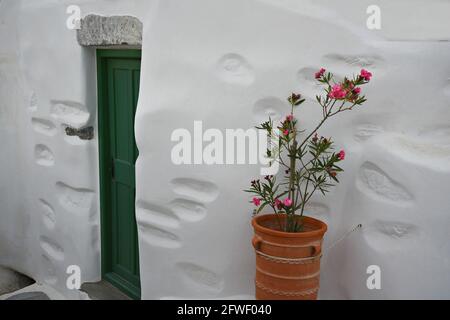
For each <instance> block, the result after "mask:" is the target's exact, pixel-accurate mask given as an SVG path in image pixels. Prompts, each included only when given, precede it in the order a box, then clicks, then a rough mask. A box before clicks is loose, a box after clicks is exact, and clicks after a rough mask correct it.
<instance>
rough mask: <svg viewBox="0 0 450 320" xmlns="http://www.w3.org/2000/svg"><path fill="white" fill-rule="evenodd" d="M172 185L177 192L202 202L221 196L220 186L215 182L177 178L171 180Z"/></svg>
mask: <svg viewBox="0 0 450 320" xmlns="http://www.w3.org/2000/svg"><path fill="white" fill-rule="evenodd" d="M171 185H172V190H173V192H175V193H176V194H179V195H181V196H186V197H188V198H190V199H192V200H197V201H200V202H212V201H214V200H216V198H217V197H218V196H219V188H218V187H217V186H216V185H215V184H214V183H212V182H208V181H204V180H198V179H192V178H175V179H173V180H172V181H171Z"/></svg>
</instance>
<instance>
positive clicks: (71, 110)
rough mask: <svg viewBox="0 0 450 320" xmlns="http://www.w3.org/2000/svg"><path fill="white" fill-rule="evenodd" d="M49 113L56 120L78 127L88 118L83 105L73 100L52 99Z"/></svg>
mask: <svg viewBox="0 0 450 320" xmlns="http://www.w3.org/2000/svg"><path fill="white" fill-rule="evenodd" d="M51 103H52V106H51V109H50V114H51V115H52V116H53V117H54V118H55V119H57V120H58V121H61V122H64V123H67V124H69V125H70V126H72V127H75V128H77V129H78V128H80V127H82V126H84V125H86V123H87V121H88V120H89V112H88V110H87V108H86V106H85V105H83V104H81V103H79V102H75V101H64V100H52V101H51Z"/></svg>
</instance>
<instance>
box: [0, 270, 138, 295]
mask: <svg viewBox="0 0 450 320" xmlns="http://www.w3.org/2000/svg"><path fill="white" fill-rule="evenodd" d="M79 292H80V299H91V300H130V298H129V297H128V296H127V295H125V294H123V293H122V292H121V291H120V290H118V289H117V288H115V287H114V286H112V285H111V284H109V283H108V282H106V281H100V282H95V283H84V284H83V285H82V286H81V289H80V291H79ZM63 299H64V297H63V296H62V295H61V294H59V293H58V292H57V291H56V290H54V289H53V288H51V287H49V286H47V285H44V284H40V283H36V282H35V281H34V280H33V279H31V278H29V277H27V276H26V275H24V274H21V273H19V272H17V271H14V270H12V269H10V268H6V267H2V266H0V300H63Z"/></svg>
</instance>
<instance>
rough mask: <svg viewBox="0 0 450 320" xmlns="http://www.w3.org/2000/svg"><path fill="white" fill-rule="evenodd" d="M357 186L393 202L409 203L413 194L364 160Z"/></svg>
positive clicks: (381, 198) (379, 197)
mask: <svg viewBox="0 0 450 320" xmlns="http://www.w3.org/2000/svg"><path fill="white" fill-rule="evenodd" d="M357 186H358V187H359V188H360V189H361V190H362V191H363V192H365V193H367V194H370V195H372V196H375V197H376V198H378V199H380V200H384V201H390V202H392V203H393V204H397V205H399V204H410V202H411V201H412V200H413V196H412V195H411V193H410V192H409V191H408V190H406V188H405V187H403V186H402V185H401V184H400V183H398V182H397V181H394V180H393V179H391V178H390V177H389V176H388V175H387V174H386V173H385V172H384V171H383V170H381V169H380V168H379V167H378V166H377V165H375V164H374V163H371V162H365V163H364V164H363V165H362V166H361V168H360V170H359V178H358V180H357Z"/></svg>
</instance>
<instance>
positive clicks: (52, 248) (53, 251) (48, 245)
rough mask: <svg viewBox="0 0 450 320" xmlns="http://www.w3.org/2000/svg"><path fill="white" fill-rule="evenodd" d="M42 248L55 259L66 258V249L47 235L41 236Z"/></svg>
mask: <svg viewBox="0 0 450 320" xmlns="http://www.w3.org/2000/svg"><path fill="white" fill-rule="evenodd" d="M39 241H40V244H41V248H42V249H43V250H44V251H45V253H46V254H47V255H48V256H49V257H51V258H52V259H54V260H58V261H62V260H64V250H63V248H62V247H61V246H60V245H59V244H57V243H56V242H55V241H54V240H52V239H50V238H49V237H46V236H41V237H40V239H39Z"/></svg>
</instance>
